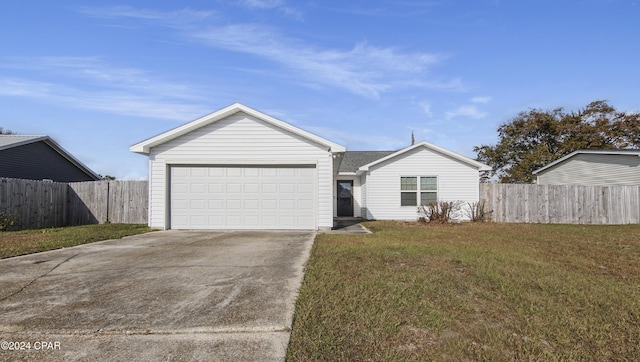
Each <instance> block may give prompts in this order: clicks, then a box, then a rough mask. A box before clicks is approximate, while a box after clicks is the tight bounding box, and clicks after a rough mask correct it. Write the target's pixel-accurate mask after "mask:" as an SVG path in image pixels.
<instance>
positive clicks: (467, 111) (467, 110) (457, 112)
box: [445, 105, 487, 120]
mask: <svg viewBox="0 0 640 362" xmlns="http://www.w3.org/2000/svg"><path fill="white" fill-rule="evenodd" d="M486 116H487V113H486V112H482V111H480V110H479V109H478V108H477V107H476V106H470V105H466V106H460V107H458V108H456V109H454V110H452V111H448V112H445V118H446V119H448V120H449V119H452V118H456V117H469V118H474V119H480V118H484V117H486Z"/></svg>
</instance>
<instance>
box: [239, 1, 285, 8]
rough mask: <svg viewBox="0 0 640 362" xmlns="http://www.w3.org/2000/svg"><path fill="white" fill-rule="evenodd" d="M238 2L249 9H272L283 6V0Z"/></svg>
mask: <svg viewBox="0 0 640 362" xmlns="http://www.w3.org/2000/svg"><path fill="white" fill-rule="evenodd" d="M238 2H239V3H240V4H242V5H244V6H246V7H248V8H250V9H273V8H278V7H280V6H282V5H284V1H283V0H239V1H238Z"/></svg>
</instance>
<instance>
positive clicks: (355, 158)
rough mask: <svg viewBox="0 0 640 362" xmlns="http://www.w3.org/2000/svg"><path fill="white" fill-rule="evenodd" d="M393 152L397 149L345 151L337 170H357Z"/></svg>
mask: <svg viewBox="0 0 640 362" xmlns="http://www.w3.org/2000/svg"><path fill="white" fill-rule="evenodd" d="M395 152H397V151H347V152H345V153H344V156H342V162H341V163H340V167H339V168H338V172H357V171H358V169H359V168H360V167H362V166H364V165H367V164H370V163H371V162H373V161H376V160H379V159H381V158H383V157H387V156H389V155H390V154H392V153H395Z"/></svg>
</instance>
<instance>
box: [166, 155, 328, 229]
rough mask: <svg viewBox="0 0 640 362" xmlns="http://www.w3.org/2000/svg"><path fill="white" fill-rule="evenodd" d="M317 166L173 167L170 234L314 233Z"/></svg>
mask: <svg viewBox="0 0 640 362" xmlns="http://www.w3.org/2000/svg"><path fill="white" fill-rule="evenodd" d="M315 171H316V169H315V167H314V166H309V167H304V166H296V167H284V166H277V167H259V166H255V167H253V166H238V167H228V166H225V167H200V166H180V167H178V166H173V167H171V171H170V172H171V181H170V183H171V185H170V186H171V188H170V190H171V191H170V195H171V196H170V200H171V204H170V210H171V211H170V217H171V228H172V229H315V228H316V221H315V220H316V217H315V215H316V210H315V209H316V207H315V205H316V203H315V195H316V193H315V174H316V172H315Z"/></svg>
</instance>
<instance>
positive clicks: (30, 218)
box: [0, 178, 148, 229]
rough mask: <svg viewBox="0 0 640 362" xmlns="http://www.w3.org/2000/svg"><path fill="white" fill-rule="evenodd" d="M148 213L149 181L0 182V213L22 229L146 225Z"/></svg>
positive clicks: (7, 180) (4, 179)
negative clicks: (116, 224)
mask: <svg viewBox="0 0 640 362" xmlns="http://www.w3.org/2000/svg"><path fill="white" fill-rule="evenodd" d="M112 189H113V193H111V190H112ZM147 210H148V182H147V181H95V182H72V183H59V182H45V181H37V180H21V179H7V178H0V212H4V213H7V214H11V215H13V216H15V217H16V218H17V219H18V222H19V224H20V225H19V227H18V228H20V229H36V228H48V227H60V226H70V225H84V224H95V223H104V222H107V221H110V222H117V223H146V222H147Z"/></svg>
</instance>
